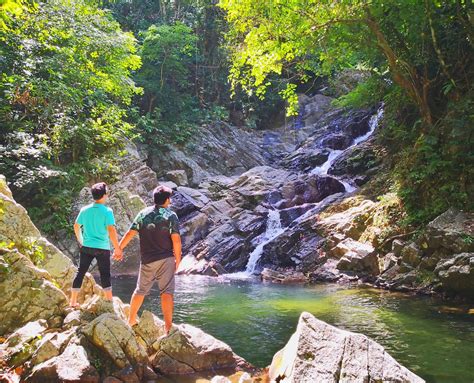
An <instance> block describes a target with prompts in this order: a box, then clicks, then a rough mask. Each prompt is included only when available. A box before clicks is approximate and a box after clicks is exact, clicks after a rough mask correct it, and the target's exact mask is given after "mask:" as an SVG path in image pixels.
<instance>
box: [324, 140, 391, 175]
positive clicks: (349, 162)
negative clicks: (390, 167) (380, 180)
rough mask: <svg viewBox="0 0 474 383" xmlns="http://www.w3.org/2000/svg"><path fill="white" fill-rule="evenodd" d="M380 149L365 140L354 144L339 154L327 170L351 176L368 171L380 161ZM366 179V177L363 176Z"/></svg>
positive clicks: (371, 172)
mask: <svg viewBox="0 0 474 383" xmlns="http://www.w3.org/2000/svg"><path fill="white" fill-rule="evenodd" d="M377 152H382V149H380V148H377V147H376V146H375V145H374V143H373V142H371V141H367V142H364V143H362V144H360V145H357V146H354V147H352V148H350V149H348V150H347V151H345V152H344V153H342V154H341V156H339V157H338V158H337V159H336V160H335V161H334V162H333V163H332V165H331V167H330V168H329V170H328V173H329V174H333V175H336V176H342V175H346V176H350V177H352V178H354V177H356V176H361V175H365V174H368V173H370V175H371V174H373V173H374V172H373V171H370V172H369V170H371V169H374V168H375V167H376V166H378V165H379V164H380V162H381V158H380V155H379V154H377ZM364 179H365V180H367V179H368V178H364Z"/></svg>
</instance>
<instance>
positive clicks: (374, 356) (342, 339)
mask: <svg viewBox="0 0 474 383" xmlns="http://www.w3.org/2000/svg"><path fill="white" fill-rule="evenodd" d="M269 378H270V380H271V381H272V382H280V383H290V382H295V383H296V382H393V383H396V382H400V383H402V382H403V383H406V382H410V383H417V382H420V383H421V382H424V380H423V379H421V378H420V377H419V376H417V375H415V374H414V373H412V372H411V371H409V370H408V369H406V368H405V367H403V366H402V365H400V364H399V363H398V362H397V361H396V360H395V359H393V358H392V357H391V356H390V355H389V354H388V353H387V352H386V351H385V349H384V348H383V347H382V346H381V345H379V344H378V343H376V342H374V341H373V340H371V339H370V338H368V337H366V336H365V335H362V334H356V333H352V332H349V331H344V330H340V329H338V328H336V327H333V326H331V325H329V324H327V323H325V322H323V321H320V320H318V319H316V318H315V317H314V316H313V315H311V314H309V313H306V312H304V313H302V314H301V316H300V319H299V322H298V326H297V328H296V332H295V333H294V334H293V335H292V336H291V338H290V340H289V341H288V343H287V344H286V346H285V347H284V348H283V349H282V350H281V351H279V352H277V353H276V354H275V356H274V357H273V360H272V364H271V366H270V369H269Z"/></svg>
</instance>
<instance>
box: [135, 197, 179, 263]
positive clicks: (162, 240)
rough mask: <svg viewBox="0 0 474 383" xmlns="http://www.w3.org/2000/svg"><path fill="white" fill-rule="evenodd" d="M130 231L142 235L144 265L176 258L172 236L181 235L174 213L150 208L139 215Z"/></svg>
mask: <svg viewBox="0 0 474 383" xmlns="http://www.w3.org/2000/svg"><path fill="white" fill-rule="evenodd" d="M130 229H131V230H136V231H138V233H139V235H140V254H141V262H142V264H144V265H146V264H147V263H151V262H154V261H158V260H160V259H165V258H168V257H173V256H174V254H173V242H172V241H171V234H173V233H177V234H179V220H178V216H177V215H176V213H175V212H174V211H172V210H170V209H167V208H164V207H156V206H149V207H147V208H145V209H143V210H142V211H141V212H140V213H138V215H137V216H136V217H135V219H134V220H133V222H132V225H131V226H130Z"/></svg>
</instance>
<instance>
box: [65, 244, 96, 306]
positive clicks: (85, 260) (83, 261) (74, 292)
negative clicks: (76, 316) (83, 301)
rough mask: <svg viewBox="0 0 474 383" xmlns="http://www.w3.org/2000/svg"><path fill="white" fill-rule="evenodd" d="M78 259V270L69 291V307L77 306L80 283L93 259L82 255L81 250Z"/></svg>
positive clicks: (87, 255)
mask: <svg viewBox="0 0 474 383" xmlns="http://www.w3.org/2000/svg"><path fill="white" fill-rule="evenodd" d="M79 254H80V258H79V268H78V269H77V273H76V277H75V278H74V281H73V282H72V289H71V299H70V305H71V306H72V307H75V306H77V296H78V295H79V291H80V290H81V286H82V281H83V280H84V276H85V275H86V273H87V270H89V266H90V265H91V263H92V260H93V259H94V257H92V256H91V255H89V254H84V252H83V251H82V250H80V253H79Z"/></svg>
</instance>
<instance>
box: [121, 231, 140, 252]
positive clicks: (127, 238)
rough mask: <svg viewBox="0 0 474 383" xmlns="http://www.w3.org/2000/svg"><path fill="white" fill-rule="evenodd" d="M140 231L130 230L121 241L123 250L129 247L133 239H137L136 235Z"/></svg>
mask: <svg viewBox="0 0 474 383" xmlns="http://www.w3.org/2000/svg"><path fill="white" fill-rule="evenodd" d="M137 233H138V231H136V230H133V229H129V230H128V231H127V232H126V233H125V235H124V236H123V238H122V240H121V241H120V244H119V246H120V248H121V249H122V250H124V249H125V248H126V247H127V245H128V244H129V242H130V241H131V240H132V239H133V237H135V235H137Z"/></svg>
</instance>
